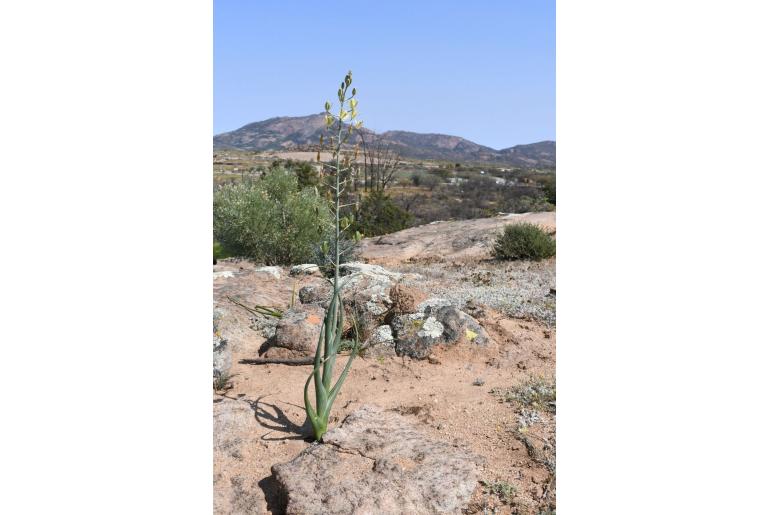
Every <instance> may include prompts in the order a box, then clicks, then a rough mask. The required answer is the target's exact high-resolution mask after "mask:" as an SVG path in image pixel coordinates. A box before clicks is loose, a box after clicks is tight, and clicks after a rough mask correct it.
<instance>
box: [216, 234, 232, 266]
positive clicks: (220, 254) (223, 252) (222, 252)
mask: <svg viewBox="0 0 770 515" xmlns="http://www.w3.org/2000/svg"><path fill="white" fill-rule="evenodd" d="M229 257H231V255H230V253H229V252H228V251H227V249H225V248H224V247H223V246H222V244H221V243H219V242H218V241H216V240H214V264H216V262H217V260H218V259H225V258H229Z"/></svg>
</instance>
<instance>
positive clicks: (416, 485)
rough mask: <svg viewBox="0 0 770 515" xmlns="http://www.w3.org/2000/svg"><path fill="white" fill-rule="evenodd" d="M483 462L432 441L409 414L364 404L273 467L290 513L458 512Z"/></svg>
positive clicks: (474, 482)
mask: <svg viewBox="0 0 770 515" xmlns="http://www.w3.org/2000/svg"><path fill="white" fill-rule="evenodd" d="M481 464H482V462H481V458H480V457H478V456H476V455H474V454H472V453H471V452H469V451H468V450H465V449H463V448H460V447H455V446H453V445H450V444H447V443H444V442H439V441H435V440H432V439H430V438H428V437H427V436H426V435H424V434H423V433H421V432H420V431H418V430H417V429H416V427H415V426H414V424H413V423H412V422H410V421H408V420H407V419H406V418H404V417H403V416H401V415H399V414H397V413H395V412H392V411H384V410H382V409H381V408H379V407H376V406H363V407H361V408H360V409H358V410H356V411H355V412H353V413H351V414H350V415H349V416H348V417H347V418H346V419H345V421H344V422H343V423H342V425H341V426H340V427H338V428H336V429H332V430H331V431H329V432H328V433H327V434H326V436H325V437H324V443H322V444H314V445H311V446H310V447H308V448H306V449H305V450H304V451H302V452H301V453H300V454H299V455H298V456H297V457H296V458H294V459H293V460H291V461H290V462H288V463H283V464H278V465H273V467H272V472H273V476H274V477H275V478H276V480H277V481H278V483H279V485H280V487H281V489H282V494H283V497H284V501H285V503H286V513H287V514H288V515H293V514H319V515H320V514H356V515H363V514H383V515H385V514H403V513H409V514H415V515H417V514H419V515H422V514H436V513H460V512H461V510H462V509H463V508H465V507H466V506H467V504H468V502H469V500H470V497H471V495H472V493H473V490H474V489H475V487H476V484H477V480H478V476H479V467H480V465H481Z"/></svg>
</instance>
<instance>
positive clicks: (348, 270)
mask: <svg viewBox="0 0 770 515" xmlns="http://www.w3.org/2000/svg"><path fill="white" fill-rule="evenodd" d="M340 273H341V274H342V275H353V274H364V275H381V276H385V277H388V278H390V279H391V280H392V281H398V280H400V279H401V278H402V277H403V274H400V273H398V272H391V271H390V270H386V269H384V268H383V267H381V266H380V265H370V264H368V263H359V262H351V263H343V264H341V265H340Z"/></svg>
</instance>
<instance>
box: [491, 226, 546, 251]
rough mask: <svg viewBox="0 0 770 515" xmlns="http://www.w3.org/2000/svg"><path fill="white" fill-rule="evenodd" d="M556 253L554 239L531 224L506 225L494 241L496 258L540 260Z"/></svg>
mask: <svg viewBox="0 0 770 515" xmlns="http://www.w3.org/2000/svg"><path fill="white" fill-rule="evenodd" d="M555 254H556V241H554V239H553V238H551V237H550V236H549V235H548V233H546V232H545V231H544V230H543V229H541V228H540V227H538V226H537V225H533V224H526V223H524V224H511V225H506V226H505V230H504V231H503V233H502V234H500V235H499V236H498V237H497V240H496V241H495V256H496V257H497V258H498V259H532V260H540V259H544V258H549V257H551V256H553V255H555Z"/></svg>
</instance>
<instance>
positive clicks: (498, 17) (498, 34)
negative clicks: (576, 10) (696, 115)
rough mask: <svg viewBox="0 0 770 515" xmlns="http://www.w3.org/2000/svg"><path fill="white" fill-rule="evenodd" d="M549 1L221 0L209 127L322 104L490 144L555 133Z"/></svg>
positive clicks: (378, 123) (369, 122)
mask: <svg viewBox="0 0 770 515" xmlns="http://www.w3.org/2000/svg"><path fill="white" fill-rule="evenodd" d="M555 47H556V22H555V2H554V0H508V1H493V0H490V1H480V2H468V1H467V0H466V1H463V2H460V1H454V0H444V1H418V0H412V1H408V2H405V1H398V0H397V1H387V2H374V1H364V0H359V1H358V2H350V1H338V0H325V1H290V0H286V1H277V0H262V1H238V0H215V2H214V133H215V134H218V133H220V132H225V131H229V130H233V129H237V128H239V127H241V126H243V125H245V124H247V123H250V122H254V121H259V120H264V119H266V118H271V117H274V116H300V115H307V114H311V113H318V112H320V111H322V110H323V104H324V101H325V100H330V101H331V100H333V99H334V98H335V96H336V91H337V87H338V86H339V82H340V81H341V80H342V78H343V77H344V75H345V73H346V72H347V71H348V69H351V70H352V71H353V85H354V86H356V88H357V90H358V95H357V96H358V99H359V102H360V104H359V112H360V115H359V117H360V119H362V120H364V123H365V125H366V126H367V127H369V128H371V129H374V130H376V131H386V130H390V129H401V130H409V131H415V132H438V133H443V134H452V135H456V136H462V137H464V138H468V139H470V140H471V141H474V142H476V143H480V144H482V145H488V146H490V147H493V148H504V147H509V146H512V145H517V144H521V143H532V142H535V141H541V140H544V139H555V135H556V127H555V121H556V120H555V112H556V105H555V104H556V100H555V90H556V78H555V75H556V73H555V72H556V67H555Z"/></svg>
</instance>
